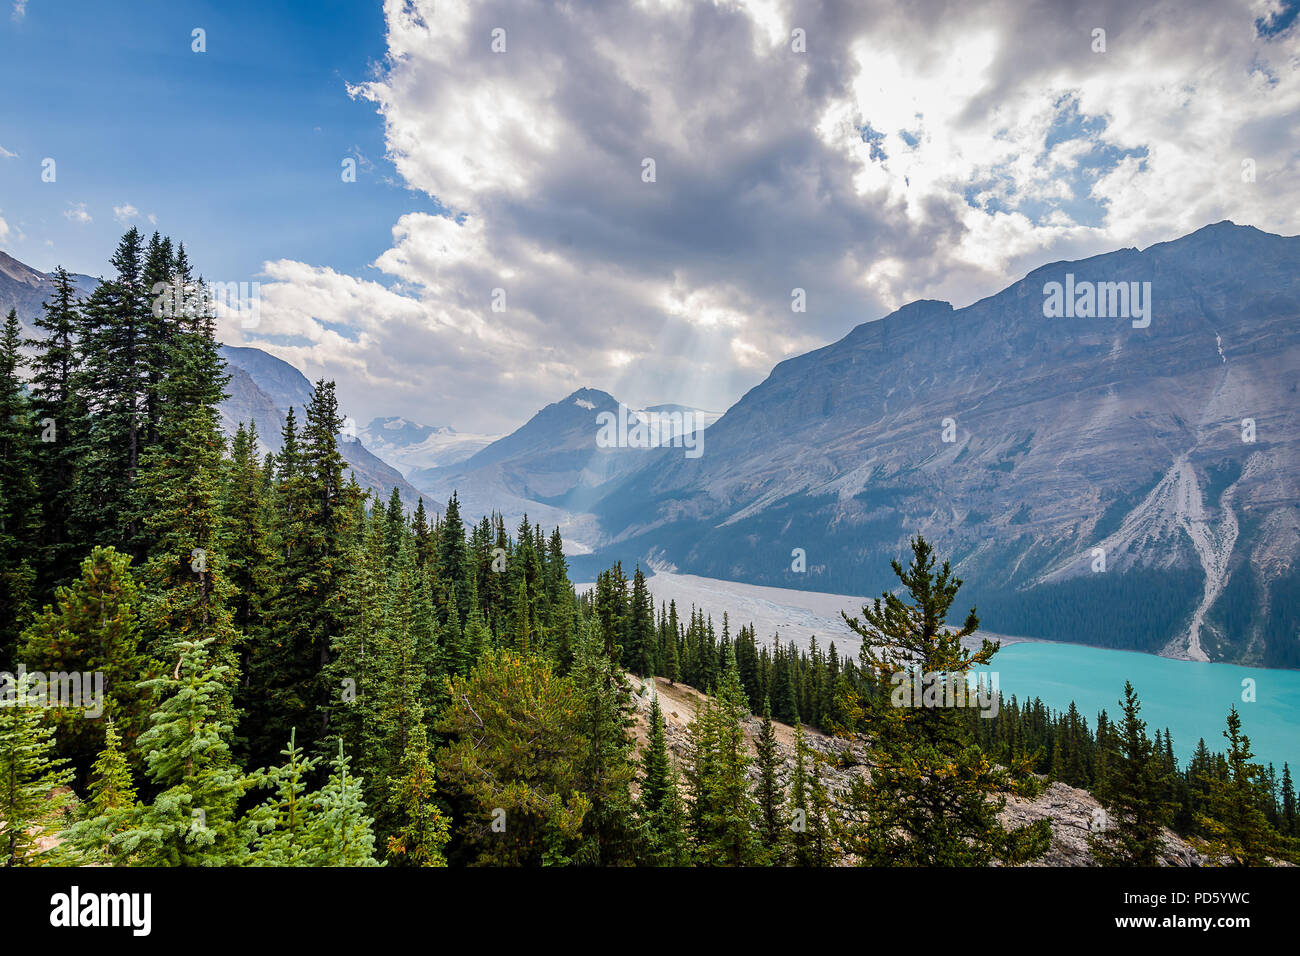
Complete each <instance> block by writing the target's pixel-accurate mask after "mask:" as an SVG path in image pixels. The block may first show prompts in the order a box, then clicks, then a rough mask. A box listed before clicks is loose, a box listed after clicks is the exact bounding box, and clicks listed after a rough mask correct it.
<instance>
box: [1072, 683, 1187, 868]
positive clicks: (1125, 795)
mask: <svg viewBox="0 0 1300 956" xmlns="http://www.w3.org/2000/svg"><path fill="white" fill-rule="evenodd" d="M1120 706H1121V707H1122V708H1123V710H1124V719H1123V722H1122V723H1121V724H1120V727H1119V730H1118V732H1117V733H1116V734H1114V735H1113V736H1111V735H1108V736H1107V737H1106V745H1105V751H1104V752H1105V754H1106V756H1107V759H1106V761H1105V778H1104V779H1105V783H1104V786H1103V787H1102V788H1101V791H1100V794H1099V799H1100V801H1101V805H1102V807H1103V808H1105V811H1106V817H1105V826H1104V827H1103V828H1101V832H1100V833H1096V834H1094V835H1093V836H1091V837H1090V838H1089V840H1088V846H1089V848H1090V849H1091V850H1092V855H1093V858H1094V859H1095V860H1096V861H1097V862H1098V863H1099V864H1101V865H1102V866H1155V865H1156V864H1157V863H1158V862H1159V859H1160V850H1161V848H1162V847H1163V846H1164V838H1163V837H1162V835H1161V831H1162V829H1163V828H1164V827H1166V826H1168V825H1169V823H1170V822H1172V820H1173V813H1174V804H1173V802H1172V801H1171V800H1170V795H1171V793H1172V786H1173V781H1172V775H1171V774H1170V773H1169V771H1168V769H1167V768H1166V767H1165V764H1164V761H1163V754H1161V753H1159V752H1157V750H1156V748H1155V746H1154V745H1153V744H1152V743H1151V740H1150V738H1149V737H1147V735H1146V721H1144V720H1142V719H1141V718H1140V717H1139V716H1138V714H1139V712H1140V711H1141V709H1142V705H1141V703H1139V702H1138V697H1137V692H1136V691H1135V690H1133V685H1132V684H1131V683H1129V682H1128V681H1125V682H1124V699H1123V700H1122V701H1120Z"/></svg>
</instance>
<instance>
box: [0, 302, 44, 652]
mask: <svg viewBox="0 0 1300 956" xmlns="http://www.w3.org/2000/svg"><path fill="white" fill-rule="evenodd" d="M21 344H22V339H21V337H20V335H19V329H18V315H17V313H16V312H15V311H14V310H13V309H10V310H9V316H8V318H7V319H6V320H5V324H4V330H3V332H0V665H2V664H4V663H7V662H9V661H10V660H12V659H13V653H14V649H15V647H16V645H17V642H18V633H19V631H20V630H21V629H22V627H23V626H24V625H25V624H26V622H27V617H28V616H29V615H30V614H31V612H32V609H33V606H34V602H35V598H36V572H37V568H38V566H39V565H40V563H41V562H40V555H39V554H38V553H37V551H36V543H37V540H38V538H39V536H40V521H41V507H40V498H39V495H38V493H37V487H36V478H37V464H36V460H37V459H36V434H35V431H34V430H33V425H34V422H33V418H32V409H31V403H30V402H28V400H27V396H26V393H25V390H24V386H23V382H22V377H21V375H20V374H19V369H20V368H21V367H22V364H23V357H22V353H21V352H20V351H19V347H20V345H21Z"/></svg>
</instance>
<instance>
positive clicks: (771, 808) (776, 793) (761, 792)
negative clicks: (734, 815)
mask: <svg viewBox="0 0 1300 956" xmlns="http://www.w3.org/2000/svg"><path fill="white" fill-rule="evenodd" d="M755 749H756V751H757V755H758V792H757V798H758V833H759V838H760V839H761V840H762V843H763V849H764V850H765V851H766V853H767V862H768V863H769V864H779V863H781V862H782V861H783V860H784V859H785V850H786V835H787V834H788V832H789V831H788V829H787V826H786V820H785V809H784V806H783V804H784V803H785V794H784V793H783V792H782V791H781V784H780V781H779V780H778V779H777V769H778V765H779V762H780V755H779V753H778V752H777V744H776V726H775V725H774V724H773V723H772V704H771V701H769V700H767V699H766V698H764V700H763V726H762V729H761V730H760V731H759V735H758V742H757V744H756V746H755Z"/></svg>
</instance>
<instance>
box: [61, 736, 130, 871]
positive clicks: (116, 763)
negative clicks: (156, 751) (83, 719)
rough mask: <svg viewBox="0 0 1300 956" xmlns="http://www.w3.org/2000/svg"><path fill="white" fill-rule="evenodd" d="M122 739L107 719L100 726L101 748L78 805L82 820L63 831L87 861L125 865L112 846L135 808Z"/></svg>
mask: <svg viewBox="0 0 1300 956" xmlns="http://www.w3.org/2000/svg"><path fill="white" fill-rule="evenodd" d="M121 747H122V738H121V737H119V736H118V733H117V728H116V727H115V726H114V723H113V721H112V720H111V719H110V720H109V721H108V722H107V724H106V726H105V729H104V749H103V750H102V751H100V754H99V758H98V759H97V760H96V761H95V766H94V769H93V770H92V772H91V780H90V799H89V800H88V801H87V802H86V804H85V805H84V806H83V808H82V819H81V820H79V821H77V822H76V823H74V824H73V825H72V826H71V827H69V828H68V830H67V833H66V834H65V835H66V837H67V840H68V842H69V844H70V845H72V846H74V847H76V848H77V849H78V850H80V851H82V852H83V853H84V854H85V855H86V857H87V858H88V859H89V860H92V861H95V862H101V863H106V864H108V865H110V866H121V865H125V864H128V863H129V862H130V859H129V858H128V857H126V856H125V855H123V854H122V853H121V852H119V851H118V850H116V849H114V847H113V839H114V838H115V837H117V836H119V835H120V834H122V833H124V832H125V831H126V830H127V828H128V827H129V821H130V819H131V816H132V814H133V813H134V812H135V810H136V791H135V784H134V783H133V781H132V779H131V768H130V766H128V764H127V759H126V754H124V753H123V752H122V749H121Z"/></svg>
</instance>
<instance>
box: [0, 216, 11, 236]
mask: <svg viewBox="0 0 1300 956" xmlns="http://www.w3.org/2000/svg"><path fill="white" fill-rule="evenodd" d="M8 236H9V223H7V222H5V220H4V216H0V242H4V240H5V239H6V238H8Z"/></svg>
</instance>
